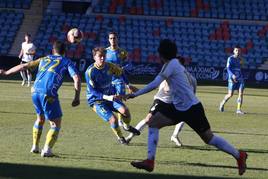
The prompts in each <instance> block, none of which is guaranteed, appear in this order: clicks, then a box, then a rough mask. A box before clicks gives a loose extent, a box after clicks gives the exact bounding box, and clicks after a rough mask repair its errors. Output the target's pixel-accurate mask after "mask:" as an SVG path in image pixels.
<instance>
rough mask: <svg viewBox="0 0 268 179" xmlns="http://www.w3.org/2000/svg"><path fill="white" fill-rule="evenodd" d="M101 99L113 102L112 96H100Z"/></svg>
mask: <svg viewBox="0 0 268 179" xmlns="http://www.w3.org/2000/svg"><path fill="white" fill-rule="evenodd" d="M102 98H103V99H105V100H107V101H113V100H114V96H112V95H110V96H108V95H103V96H102Z"/></svg>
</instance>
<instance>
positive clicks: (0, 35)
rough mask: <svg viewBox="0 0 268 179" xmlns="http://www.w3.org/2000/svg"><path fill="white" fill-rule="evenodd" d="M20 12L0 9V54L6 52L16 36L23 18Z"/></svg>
mask: <svg viewBox="0 0 268 179" xmlns="http://www.w3.org/2000/svg"><path fill="white" fill-rule="evenodd" d="M23 17H24V15H23V13H22V12H15V11H12V10H1V11H0V25H1V30H0V43H1V44H2V45H1V46H0V54H1V55H6V54H8V52H9V50H10V48H11V45H12V43H13V41H14V39H15V37H16V33H17V32H18V29H19V27H20V25H21V23H22V20H23Z"/></svg>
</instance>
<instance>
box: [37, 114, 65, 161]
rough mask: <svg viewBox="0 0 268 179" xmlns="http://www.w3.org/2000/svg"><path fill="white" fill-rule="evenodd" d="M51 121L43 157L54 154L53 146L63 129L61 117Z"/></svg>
mask: <svg viewBox="0 0 268 179" xmlns="http://www.w3.org/2000/svg"><path fill="white" fill-rule="evenodd" d="M49 123H50V129H49V131H48V133H47V136H46V142H45V145H44V148H43V150H42V153H41V156H42V157H52V156H54V155H53V153H52V148H53V147H54V145H55V143H56V141H57V139H58V136H59V132H60V129H61V118H56V119H51V120H49Z"/></svg>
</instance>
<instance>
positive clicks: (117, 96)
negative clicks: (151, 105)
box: [114, 95, 126, 101]
mask: <svg viewBox="0 0 268 179" xmlns="http://www.w3.org/2000/svg"><path fill="white" fill-rule="evenodd" d="M114 100H119V101H126V99H125V97H124V95H114Z"/></svg>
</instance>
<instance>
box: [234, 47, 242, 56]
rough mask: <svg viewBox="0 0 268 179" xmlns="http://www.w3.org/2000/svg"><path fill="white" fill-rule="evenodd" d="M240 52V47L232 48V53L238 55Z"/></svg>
mask: <svg viewBox="0 0 268 179" xmlns="http://www.w3.org/2000/svg"><path fill="white" fill-rule="evenodd" d="M240 54H241V49H240V48H234V55H235V56H236V57H238V56H239V55H240Z"/></svg>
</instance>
